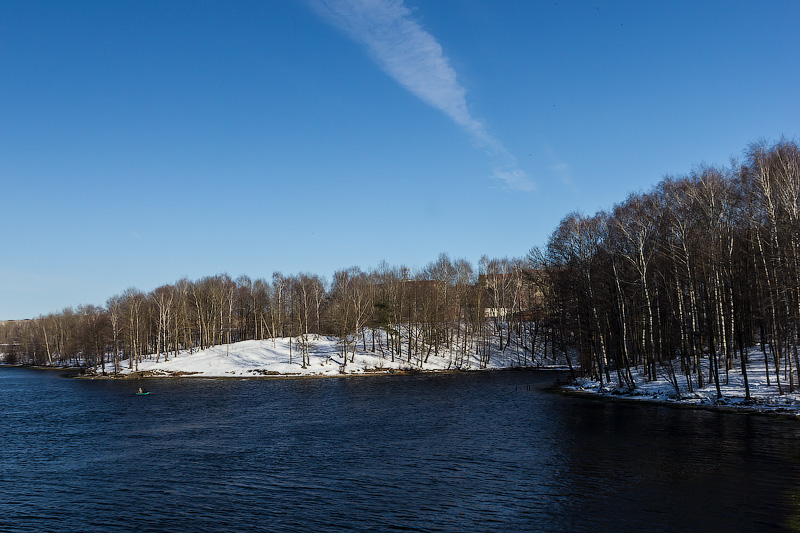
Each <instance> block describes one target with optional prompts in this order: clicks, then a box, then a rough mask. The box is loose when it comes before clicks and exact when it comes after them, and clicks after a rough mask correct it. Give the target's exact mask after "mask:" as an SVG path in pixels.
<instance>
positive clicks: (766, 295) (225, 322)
mask: <svg viewBox="0 0 800 533" xmlns="http://www.w3.org/2000/svg"><path fill="white" fill-rule="evenodd" d="M799 334H800V149H799V148H798V144H797V142H796V141H789V140H785V139H784V140H781V141H779V142H777V143H773V144H769V143H766V142H759V143H756V144H753V145H751V146H750V147H748V149H747V150H746V151H745V154H744V157H743V160H742V161H741V162H733V163H731V164H730V166H727V167H720V166H701V167H698V168H697V169H696V170H694V171H692V172H690V173H688V174H686V175H678V176H668V177H665V178H664V179H662V180H661V181H660V182H659V183H658V184H657V185H656V186H655V187H653V188H652V189H651V190H649V191H647V192H639V193H633V194H631V195H630V196H629V197H628V198H627V199H626V200H624V201H622V202H621V203H619V204H617V205H615V206H614V207H613V208H612V209H611V210H609V211H601V212H598V213H595V214H593V215H585V214H581V213H571V214H569V215H567V216H566V217H565V218H564V219H563V220H562V221H561V222H560V224H559V225H558V227H557V228H556V229H555V230H554V231H553V233H552V235H551V236H550V238H549V240H548V241H547V243H546V244H544V245H542V246H536V247H534V248H532V249H531V251H530V253H529V254H528V256H527V257H524V258H514V259H508V258H494V259H492V258H488V257H483V258H482V259H481V260H480V262H479V263H478V265H477V266H475V265H473V264H471V263H470V262H469V261H467V260H464V259H451V258H450V257H449V256H448V255H446V254H442V255H440V256H439V258H437V259H436V260H435V261H433V262H431V263H430V264H428V265H427V266H425V267H424V268H421V269H418V270H416V271H411V270H410V269H409V268H407V267H405V266H402V265H400V266H396V265H389V264H386V263H383V264H381V265H379V266H378V267H377V268H375V269H372V270H368V271H363V270H361V269H360V268H358V267H352V268H348V269H343V270H340V271H338V272H336V273H335V274H334V276H333V279H332V280H331V282H330V283H327V282H326V280H324V279H322V278H321V277H320V276H317V275H315V274H309V273H301V274H295V275H284V274H282V273H278V272H276V273H274V274H273V275H272V277H271V278H270V279H263V278H258V279H251V278H249V277H247V276H241V277H239V278H237V279H232V278H231V277H230V276H228V275H227V274H219V275H215V276H209V277H205V278H202V279H199V280H189V279H182V280H179V281H178V282H176V283H173V284H168V285H164V286H161V287H158V288H156V289H154V290H152V291H150V292H149V293H144V292H142V291H139V290H137V289H134V288H131V289H128V290H126V291H125V292H124V293H122V294H120V295H116V296H113V297H111V298H109V299H108V301H107V302H106V304H105V306H95V305H82V306H79V307H77V308H74V309H73V308H67V309H64V310H63V311H60V312H57V313H51V314H49V315H46V316H39V317H37V318H34V319H30V320H18V321H8V322H4V323H1V324H0V345H1V346H2V347H1V348H0V351H2V358H3V360H4V361H5V362H6V363H9V364H27V365H49V366H80V367H83V368H86V369H91V370H92V371H93V372H96V373H98V374H119V373H120V372H123V371H125V370H128V371H130V370H132V369H138V368H139V366H140V365H142V364H143V363H144V362H146V361H165V360H170V359H173V360H174V359H175V358H178V357H184V356H185V355H186V354H193V353H196V352H198V351H203V350H208V349H212V348H214V347H217V349H218V350H219V349H220V347H222V351H225V348H224V347H225V346H228V347H231V346H234V345H235V343H241V342H243V341H271V342H272V344H273V346H277V343H278V342H280V343H284V344H286V343H290V344H288V346H289V348H288V350H290V352H289V353H290V356H291V357H292V360H291V364H293V365H296V366H297V367H298V368H301V369H306V368H308V367H309V366H310V365H311V364H312V361H311V355H312V352H314V351H315V350H317V349H318V348H319V347H320V346H322V345H323V344H324V345H325V346H329V348H328V349H326V350H325V353H326V354H328V355H326V358H330V357H333V358H335V360H336V361H337V365H338V368H339V370H342V371H346V365H347V363H348V361H353V362H354V361H355V358H356V355H359V354H379V356H380V361H382V362H379V363H375V362H373V363H372V364H373V366H376V365H377V366H378V367H380V365H382V364H383V362H385V363H386V366H385V368H396V369H401V368H405V369H414V368H417V369H423V368H427V367H426V365H428V366H430V365H431V364H432V362H434V361H436V362H437V363H436V364H435V365H433V367H434V368H437V369H450V370H459V369H485V368H496V367H536V366H543V365H544V366H552V365H565V366H566V367H567V368H568V369H569V371H570V373H571V375H572V376H573V377H574V378H576V379H581V380H582V381H580V383H581V384H583V386H584V387H586V388H592V389H594V390H597V391H609V390H614V391H617V392H627V393H634V394H635V393H636V391H641V390H643V389H647V387H648V386H649V385H650V384H652V383H666V384H668V386H669V388H670V389H671V390H672V393H671V395H672V396H673V397H674V398H690V397H692V395H697V394H698V392H699V391H701V390H710V391H711V394H712V396H713V399H714V400H720V399H723V398H724V397H725V396H731V395H739V396H741V400H742V402H745V403H749V402H752V401H756V400H758V399H759V398H758V395H757V394H754V391H753V390H752V388H751V381H753V379H751V378H752V375H753V374H755V373H758V376H759V377H758V378H757V381H758V384H759V386H760V385H761V384H765V386H767V387H772V388H774V390H775V391H776V393H777V395H778V396H780V397H786V398H788V397H790V396H791V395H792V394H793V393H794V391H795V389H796V388H797V386H798V369H800V356H799V355H798V346H797V345H798V335H799ZM326 343H327V344H326ZM314 353H316V352H314ZM227 354H228V355H229V354H230V348H228V350H227ZM329 360H330V359H329ZM390 363H391V364H390ZM756 365H757V366H756ZM342 367H344V369H342ZM361 368H362V370H363V368H364V367H363V366H362V367H361ZM587 380H588V381H587ZM731 380H734V381H736V383H738V384H740V389H741V391H740V392H738V391H732V389H731V388H730V387H729V384H730V383H731ZM726 386H728V388H727V389H726ZM738 388H739V386H737V389H738ZM659 390H660V391H661V392H660V394H663V393H664V392H663V388H662V389H659ZM762 392H763V391H762ZM763 394H766V392H764V393H763Z"/></svg>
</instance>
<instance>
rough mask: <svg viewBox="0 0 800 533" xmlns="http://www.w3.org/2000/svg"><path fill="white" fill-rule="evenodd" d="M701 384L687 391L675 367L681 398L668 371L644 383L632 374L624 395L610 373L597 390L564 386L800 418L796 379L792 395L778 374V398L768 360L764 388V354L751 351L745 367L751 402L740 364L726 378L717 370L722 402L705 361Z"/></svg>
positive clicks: (582, 382) (589, 384) (591, 384)
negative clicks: (633, 385) (630, 385)
mask: <svg viewBox="0 0 800 533" xmlns="http://www.w3.org/2000/svg"><path fill="white" fill-rule="evenodd" d="M704 365H705V366H704V367H703V368H704V372H703V374H704V376H703V378H704V380H705V384H704V385H705V386H704V387H703V388H700V389H698V388H697V387H696V385H697V383H696V381H694V382H693V386H694V390H693V391H690V390H689V387H688V385H687V383H686V377H685V376H684V375H682V374H680V372H679V366H678V363H677V362H676V363H675V372H676V373H677V377H678V386H679V389H680V395H678V394H677V393H676V391H675V387H674V386H673V385H672V383H670V381H669V379H668V373H667V369H666V368H664V369H660V371H659V373H658V379H657V380H655V381H646V380H645V378H644V376H643V375H642V374H641V372H640V370H641V369H637V370H636V371H634V373H633V374H634V379H635V381H636V389H635V390H633V391H630V392H629V391H627V389H625V388H624V387H620V386H619V384H618V383H617V381H616V380H617V376H616V372H615V371H612V372H611V382H610V383H604V385H605V386H604V387H603V388H602V389H601V388H600V383H599V382H597V381H593V380H589V379H584V378H580V379H577V380H575V382H574V383H572V384H571V385H568V386H566V387H565V388H566V389H568V390H574V391H583V392H587V393H592V394H597V395H611V396H615V397H624V398H630V399H637V400H647V401H660V402H664V403H681V404H687V405H697V406H723V407H724V406H727V407H728V408H732V409H741V410H752V411H757V412H775V413H783V414H789V415H796V416H798V417H800V384H798V383H797V379H795V383H794V387H795V391H794V392H792V393H790V392H789V380H788V376H787V375H786V374H785V373H784V369H782V370H781V374H780V383H781V388H782V389H783V394H780V392H779V390H778V385H777V382H776V379H775V367H774V366H773V364H772V361H771V360H770V370H769V385H768V384H767V372H766V368H765V367H764V354H763V353H762V352H761V351H760V350H752V351H751V352H750V353H749V364H748V365H747V378H748V383H749V384H750V397H751V400H752V402H751V403H746V402H745V387H744V378H743V376H742V372H741V368H740V364H739V362H738V361H736V362H735V364H734V367H733V368H732V369H731V370H729V371H728V374H727V376H726V374H725V369H724V367H721V368H720V378H719V379H720V391H721V392H722V398H721V399H719V400H718V399H717V389H716V386H715V384H714V381H709V380H708V378H709V373H708V359H707V358H706V360H705V361H704Z"/></svg>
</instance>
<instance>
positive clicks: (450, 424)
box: [0, 368, 800, 532]
mask: <svg viewBox="0 0 800 533" xmlns="http://www.w3.org/2000/svg"><path fill="white" fill-rule="evenodd" d="M553 379H554V375H552V374H543V373H531V372H506V373H492V374H469V375H443V376H391V377H373V378H349V379H325V380H296V381H214V380H181V381H151V382H148V383H146V384H145V386H146V387H148V388H149V389H151V390H152V391H153V394H152V395H151V396H149V397H137V396H135V394H134V391H135V389H136V387H138V386H139V383H132V382H110V381H83V380H70V379H63V378H61V377H59V376H58V375H57V374H51V373H43V372H34V371H30V370H24V369H15V368H0V487H2V489H1V490H2V492H0V531H3V532H5V531H8V532H18V531H19V532H21V531H131V530H137V531H214V532H216V531H360V530H365V531H607V530H613V531H641V530H657V531H717V530H725V531H790V530H796V529H797V528H798V527H800V482H798V480H800V477H798V474H800V424H798V423H795V422H794V421H786V420H776V419H769V418H757V417H752V416H738V415H730V414H720V413H711V412H703V411H686V410H676V409H669V408H662V407H654V406H641V405H629V404H619V403H604V402H594V401H585V400H578V399H572V398H567V397H562V396H560V395H552V394H546V393H544V392H543V391H542V390H541V389H542V388H543V387H544V386H545V385H547V384H549V383H551V382H552V381H553ZM529 386H530V387H529Z"/></svg>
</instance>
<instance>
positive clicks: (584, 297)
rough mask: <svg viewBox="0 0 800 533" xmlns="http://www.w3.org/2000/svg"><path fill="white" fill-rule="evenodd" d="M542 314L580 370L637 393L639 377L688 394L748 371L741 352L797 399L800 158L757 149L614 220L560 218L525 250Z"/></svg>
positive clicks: (648, 197) (608, 216) (788, 146)
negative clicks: (664, 380)
mask: <svg viewBox="0 0 800 533" xmlns="http://www.w3.org/2000/svg"><path fill="white" fill-rule="evenodd" d="M529 259H530V265H531V266H532V267H533V268H535V269H537V270H538V271H539V272H541V273H542V277H543V278H544V280H545V281H544V282H543V283H542V287H544V288H545V289H546V290H545V291H544V297H545V300H546V304H545V306H544V309H545V310H546V313H547V317H548V319H549V320H551V321H552V322H553V323H554V324H556V327H557V329H558V330H559V331H560V332H561V334H562V335H563V336H564V337H565V338H566V339H567V340H568V344H569V345H570V346H571V347H573V348H574V350H575V353H576V354H577V355H578V357H579V359H580V364H579V366H580V368H581V370H582V371H583V372H584V373H587V374H590V375H591V376H593V377H594V378H595V379H598V380H601V381H603V380H605V381H608V380H611V378H612V374H613V375H614V377H615V381H617V382H618V383H622V384H626V385H627V386H628V387H630V388H633V387H635V383H634V381H633V374H632V371H631V370H632V368H634V367H641V368H642V369H643V371H644V374H645V375H646V376H647V377H648V379H654V378H656V377H657V376H658V375H661V376H667V377H668V378H669V379H670V381H671V382H672V383H673V386H674V387H675V389H676V391H677V389H678V386H679V384H684V383H685V386H686V388H688V389H689V390H692V389H693V387H695V386H696V387H701V386H704V384H709V383H711V382H713V384H714V385H715V386H716V389H717V394H718V395H721V392H720V381H721V380H723V381H724V380H725V379H726V378H727V373H728V371H730V370H731V369H732V368H733V366H734V365H739V367H740V368H741V372H742V373H743V374H744V378H745V379H744V382H745V386H746V391H745V392H746V394H747V397H748V399H749V396H750V390H749V385H748V381H747V366H746V365H747V362H748V361H747V348H748V347H752V346H759V345H760V347H761V349H762V350H763V351H764V354H765V364H766V366H767V369H766V370H767V373H768V376H769V378H770V379H773V380H774V383H775V384H777V385H778V387H779V390H780V391H781V392H783V391H784V390H786V389H787V388H788V390H789V391H791V390H793V389H794V387H795V385H796V383H797V382H796V379H797V376H796V372H797V369H798V368H800V360H799V359H798V347H797V344H798V343H797V341H798V333H800V151H799V150H798V145H797V143H796V142H790V141H786V140H782V141H780V142H778V143H775V144H773V145H768V144H767V143H764V142H762V143H758V144H754V145H751V146H750V147H749V148H748V150H747V151H746V155H745V158H744V161H743V162H742V163H733V164H731V166H730V167H729V168H719V167H702V168H699V169H698V170H696V171H695V172H692V173H690V174H688V175H683V176H675V177H667V178H665V179H663V180H662V181H661V182H660V183H659V184H658V185H657V186H656V187H654V188H653V189H652V190H651V191H649V192H646V193H642V194H632V195H631V196H630V197H628V199H627V200H625V201H624V202H622V203H620V204H619V205H616V206H615V207H614V208H613V209H612V210H611V211H610V212H599V213H596V214H594V215H592V216H584V215H582V214H577V213H573V214H570V215H568V216H567V217H566V218H564V219H563V220H562V221H561V223H560V224H559V225H558V227H557V228H556V230H555V231H554V232H553V234H552V236H551V237H550V239H549V241H548V242H547V244H546V245H545V246H543V247H541V248H535V249H534V250H532V251H531V254H530V257H529Z"/></svg>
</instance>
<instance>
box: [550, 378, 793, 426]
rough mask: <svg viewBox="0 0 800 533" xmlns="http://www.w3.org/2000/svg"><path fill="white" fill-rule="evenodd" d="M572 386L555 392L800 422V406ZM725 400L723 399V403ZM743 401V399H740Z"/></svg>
mask: <svg viewBox="0 0 800 533" xmlns="http://www.w3.org/2000/svg"><path fill="white" fill-rule="evenodd" d="M571 387H572V386H571V385H568V384H565V385H559V386H556V387H553V389H552V390H553V391H554V392H557V393H559V394H564V395H566V396H572V397H575V398H581V399H584V400H597V401H604V402H621V403H629V404H636V403H645V404H648V405H659V406H663V407H670V408H674V409H694V410H702V411H713V412H718V413H727V414H737V415H752V416H765V415H766V416H770V417H773V418H781V419H785V420H800V406H796V407H794V408H792V407H780V406H775V407H767V408H764V407H765V404H763V403H759V402H758V401H756V402H752V403H750V404H744V403H741V404H724V403H705V402H702V401H701V402H698V403H692V402H688V401H685V400H664V399H659V398H655V397H650V396H632V395H629V394H613V395H612V394H608V393H601V392H595V391H591V390H586V389H575V388H571ZM724 400H725V398H724V397H723V401H724ZM737 400H741V401H743V400H742V399H738V398H737Z"/></svg>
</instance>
